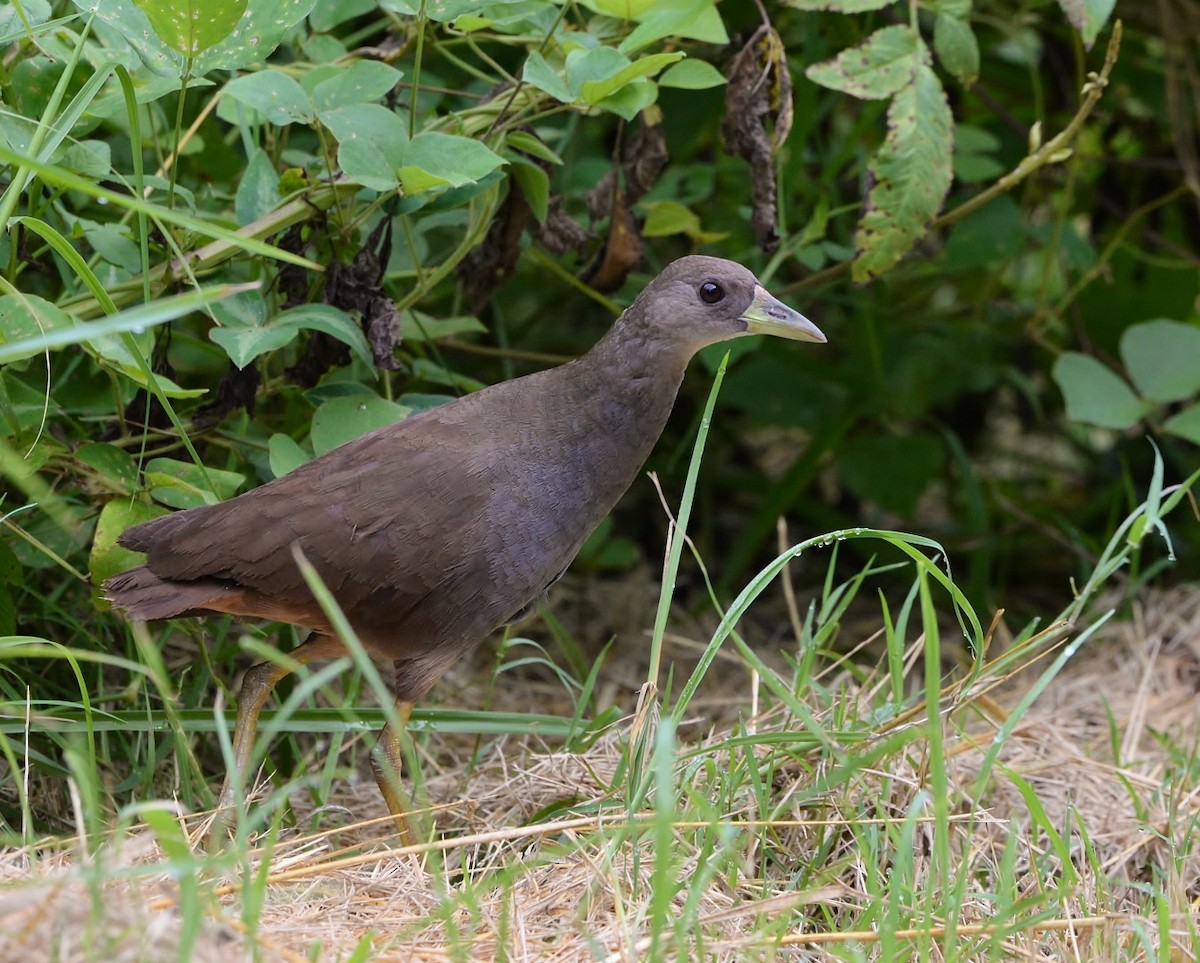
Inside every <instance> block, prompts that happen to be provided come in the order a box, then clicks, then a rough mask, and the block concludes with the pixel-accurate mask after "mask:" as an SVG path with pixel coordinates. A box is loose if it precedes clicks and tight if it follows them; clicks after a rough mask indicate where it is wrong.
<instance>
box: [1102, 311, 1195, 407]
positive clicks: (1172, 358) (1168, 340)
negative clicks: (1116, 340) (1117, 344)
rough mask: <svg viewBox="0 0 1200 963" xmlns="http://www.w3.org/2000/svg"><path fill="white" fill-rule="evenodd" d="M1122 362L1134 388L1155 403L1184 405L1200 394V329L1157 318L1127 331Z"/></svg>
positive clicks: (1122, 341) (1123, 340) (1122, 343)
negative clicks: (1188, 399) (1189, 399)
mask: <svg viewBox="0 0 1200 963" xmlns="http://www.w3.org/2000/svg"><path fill="white" fill-rule="evenodd" d="M1121 359H1122V360H1123V361H1124V362H1125V369H1126V370H1127V371H1128V372H1129V377H1130V380H1132V381H1133V384H1134V387H1136V388H1137V390H1138V392H1139V393H1140V394H1141V395H1142V396H1143V397H1145V398H1149V399H1150V400H1151V401H1160V402H1171V401H1183V400H1184V399H1185V398H1191V397H1192V396H1193V395H1195V394H1196V393H1197V392H1200V328H1198V327H1196V326H1195V325H1191V324H1183V323H1181V322H1179V321H1171V320H1170V319H1168V318H1157V319H1155V320H1153V321H1143V322H1142V323H1141V324H1135V325H1133V326H1131V327H1129V328H1126V329H1125V332H1124V333H1123V334H1122V335H1121Z"/></svg>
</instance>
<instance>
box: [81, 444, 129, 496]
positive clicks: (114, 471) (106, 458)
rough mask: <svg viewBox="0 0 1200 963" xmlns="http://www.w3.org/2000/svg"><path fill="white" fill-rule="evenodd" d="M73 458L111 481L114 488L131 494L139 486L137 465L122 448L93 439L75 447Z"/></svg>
mask: <svg viewBox="0 0 1200 963" xmlns="http://www.w3.org/2000/svg"><path fill="white" fill-rule="evenodd" d="M75 460H76V461H78V462H79V463H80V464H82V465H87V466H88V467H89V468H91V469H93V470H94V471H95V472H96V473H97V474H99V475H100V476H101V477H102V478H105V479H107V480H108V481H110V482H111V483H112V487H113V489H114V490H116V491H119V492H126V493H130V494H132V493H133V492H135V491H137V490H138V488H139V487H140V486H139V484H138V467H137V462H135V461H134V460H133V456H132V455H130V454H129V452H127V451H126V450H125V449H124V448H118V447H117V446H116V445H109V444H106V443H105V442H99V441H93V442H88V443H87V444H85V445H80V446H79V447H78V448H76V449H75Z"/></svg>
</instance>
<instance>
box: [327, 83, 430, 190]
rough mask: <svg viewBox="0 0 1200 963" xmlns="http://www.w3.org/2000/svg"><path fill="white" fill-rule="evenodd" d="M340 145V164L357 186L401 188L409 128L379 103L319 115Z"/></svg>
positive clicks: (348, 107) (353, 106)
mask: <svg viewBox="0 0 1200 963" xmlns="http://www.w3.org/2000/svg"><path fill="white" fill-rule="evenodd" d="M318 116H319V118H320V121H321V123H322V124H324V125H325V127H327V128H328V129H329V132H330V133H331V134H333V136H334V138H335V139H336V140H337V142H338V164H339V165H340V166H341V168H342V172H343V173H344V174H345V175H346V176H347V177H349V178H350V179H351V180H352V181H354V182H355V183H357V184H362V186H363V187H369V188H371V189H372V190H377V191H386V190H391V189H392V188H394V187H397V186H399V184H400V180H399V178H398V177H397V171H399V169H400V168H401V167H402V166H403V165H404V151H405V148H406V147H407V146H408V129H407V127H406V126H405V124H404V121H403V120H401V119H400V117H399V116H398V115H397V114H396V113H394V112H393V111H390V110H388V109H387V108H386V107H382V106H380V105H379V104H349V105H347V106H345V107H337V108H334V109H333V110H328V111H321V113H320V114H319V115H318Z"/></svg>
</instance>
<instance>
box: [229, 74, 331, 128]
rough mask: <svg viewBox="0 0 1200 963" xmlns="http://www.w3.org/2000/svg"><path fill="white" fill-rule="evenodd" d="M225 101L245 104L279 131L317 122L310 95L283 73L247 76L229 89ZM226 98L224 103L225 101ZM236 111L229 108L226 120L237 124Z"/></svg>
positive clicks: (233, 81)
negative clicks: (300, 123)
mask: <svg viewBox="0 0 1200 963" xmlns="http://www.w3.org/2000/svg"><path fill="white" fill-rule="evenodd" d="M224 98H229V99H230V100H232V101H235V102H237V103H241V104H245V105H246V106H247V107H249V108H251V109H252V110H255V111H257V112H258V113H259V114H261V115H262V116H263V117H265V118H266V119H267V121H268V122H270V123H272V124H274V125H275V126H276V127H286V126H287V125H288V124H291V123H295V122H297V121H301V122H309V121H311V120H312V119H313V109H312V104H310V103H309V101H308V94H306V93H305V92H304V88H303V87H301V86H300V84H298V83H297V82H296V81H294V80H293V79H292V78H291V77H289V76H288V75H287V74H285V73H284V72H283V71H281V70H272V69H270V68H268V69H266V70H260V71H259V72H258V73H253V74H243V75H242V76H241V77H238V78H236V79H234V80H231V81H230V82H229V83H227V84H226V85H225V91H224ZM224 98H222V101H224ZM227 114H236V111H233V110H231V109H230V108H226V110H225V112H224V113H223V114H222V117H223V119H226V120H230V121H231V122H234V121H236V116H233V117H230V116H226V115H227Z"/></svg>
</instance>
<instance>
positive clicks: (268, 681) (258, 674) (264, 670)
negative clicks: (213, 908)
mask: <svg viewBox="0 0 1200 963" xmlns="http://www.w3.org/2000/svg"><path fill="white" fill-rule="evenodd" d="M345 651H346V648H345V646H344V645H343V644H342V643H341V642H340V641H339V640H338V639H336V638H334V637H333V636H330V635H310V636H309V637H308V638H307V639H305V640H304V641H303V642H302V643H301V644H300V645H298V646H297V647H296V648H295V649H293V650H292V651H291V652H289V653H288V654H287V657H288V659H290V660H291V663H293V664H294V663H299V664H300V665H307V664H308V663H309V662H311V661H313V660H314V659H333V658H337V657H338V656H340V655H342V654H343V653H344V652H345ZM291 672H292V665H283V664H280V663H278V662H270V661H268V662H260V663H258V665H254V666H251V667H250V668H249V669H248V670H247V671H246V675H245V676H244V677H243V679H242V688H241V691H240V692H239V693H238V697H237V722H235V723H234V726H233V766H232V768H230V769H227V770H226V772H225V784H224V786H223V787H222V789H221V799H220V802H218V803H217V815H216V818H215V819H214V820H213V824H212V829H210V830H209V835H208V843H209V848H210V849H212V848H215V847H216V846H219V845H220V842H221V840H223V839H224V838H226V836H227V835H228V833H229V830H230V828H231V827H232V825H233V818H234V816H235V814H236V813H237V803H236V800H237V794H238V792H239V791H240V790H241V788H242V785H243V783H244V781H245V778H246V772H247V770H248V769H249V768H250V759H251V757H252V756H253V755H254V737H255V735H256V734H257V732H258V717H259V714H260V713H261V712H262V708H263V706H264V705H265V704H266V702H267V699H268V698H269V697H270V695H271V692H272V690H273V689H274V688H275V686H276V684H277V683H278V682H279V680H280V679H282V678H283V677H284V676H287V675H290V674H291Z"/></svg>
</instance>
